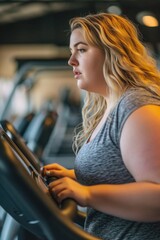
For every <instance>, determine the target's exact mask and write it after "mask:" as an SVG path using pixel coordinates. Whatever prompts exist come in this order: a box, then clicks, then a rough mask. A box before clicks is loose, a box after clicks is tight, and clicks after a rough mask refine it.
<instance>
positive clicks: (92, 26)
mask: <svg viewBox="0 0 160 240" xmlns="http://www.w3.org/2000/svg"><path fill="white" fill-rule="evenodd" d="M77 28H81V29H82V30H83V33H84V37H85V39H86V41H87V42H88V44H90V45H92V46H96V47H98V48H100V49H102V50H103V51H104V53H105V61H104V66H103V72H104V78H105V81H106V86H107V89H109V99H110V103H112V108H113V107H114V106H115V104H116V103H117V101H118V100H119V98H120V97H121V95H122V94H123V93H124V92H125V91H126V90H127V89H128V88H130V87H143V88H146V89H148V90H149V91H152V92H153V93H155V94H156V95H159V96H160V72H159V70H158V68H157V66H156V62H155V60H154V59H153V58H152V57H151V56H150V55H149V54H148V51H147V49H146V48H145V47H144V45H143V44H142V43H141V41H140V40H139V36H138V32H137V29H136V27H135V26H134V25H133V23H132V22H131V21H130V20H128V19H127V18H124V17H122V16H118V15H115V14H108V13H99V14H90V15H87V16H85V17H76V18H73V19H71V20H70V29H71V33H72V31H74V29H77ZM106 108H107V103H106V100H105V98H104V97H103V96H100V95H98V94H96V93H89V92H87V93H86V97H85V101H84V106H83V109H82V118H83V122H82V124H81V125H80V126H78V127H77V128H76V132H75V137H74V141H73V149H74V151H75V153H77V152H78V150H79V148H80V147H81V146H82V144H83V143H84V142H85V141H86V140H87V139H88V138H89V137H90V136H91V134H92V132H93V130H94V129H95V127H96V126H97V125H98V123H99V121H100V120H101V118H102V117H103V114H104V112H105V110H106Z"/></svg>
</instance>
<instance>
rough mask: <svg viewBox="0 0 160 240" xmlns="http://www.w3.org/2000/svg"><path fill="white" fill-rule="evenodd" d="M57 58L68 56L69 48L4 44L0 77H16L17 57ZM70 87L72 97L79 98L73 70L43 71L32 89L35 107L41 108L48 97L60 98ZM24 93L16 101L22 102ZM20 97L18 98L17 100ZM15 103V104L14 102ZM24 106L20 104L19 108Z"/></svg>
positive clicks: (0, 47)
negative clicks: (65, 89) (63, 91)
mask: <svg viewBox="0 0 160 240" xmlns="http://www.w3.org/2000/svg"><path fill="white" fill-rule="evenodd" d="M54 57H55V58H56V57H68V49H67V48H57V47H56V46H54V45H4V46H0V79H5V81H7V80H10V81H12V80H13V79H14V76H15V73H16V67H17V66H16V62H15V58H22V59H25V58H29V59H30V58H36V59H37V58H41V59H42V58H43V59H45V58H46V59H48V58H52V59H53V58H54ZM64 87H67V88H70V90H71V97H72V98H73V99H75V100H76V101H78V100H79V95H80V94H79V90H78V88H77V85H76V81H75V79H74V78H73V74H72V70H64V71H62V70H61V71H59V70H58V71H50V72H43V73H42V74H41V75H40V76H39V77H38V78H37V81H36V84H35V86H34V88H33V89H32V91H31V99H32V102H33V105H34V107H35V108H37V109H39V108H40V107H41V106H42V105H43V103H44V102H45V101H46V100H47V99H58V98H59V95H60V93H61V90H62V89H63V88H64ZM22 97H23V94H20V97H19V98H20V99H19V98H16V103H17V102H19V104H20V103H21V102H22V105H23V104H24V103H23V102H24V101H23V100H22ZM17 99H18V100H17ZM13 105H15V104H13ZM20 108H23V106H21V107H20V106H19V109H20Z"/></svg>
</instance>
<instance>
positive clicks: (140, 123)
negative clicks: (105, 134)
mask: <svg viewBox="0 0 160 240" xmlns="http://www.w3.org/2000/svg"><path fill="white" fill-rule="evenodd" d="M120 148H121V154H122V158H123V161H124V164H125V165H126V167H127V169H128V170H129V172H130V173H131V174H132V175H133V177H134V178H135V180H136V181H152V182H157V183H160V106H156V105H146V106H143V107H141V108H139V109H138V110H136V111H134V112H133V113H132V114H131V115H130V116H129V117H128V119H127V121H126V122H125V124H124V127H123V129H122V133H121V138H120Z"/></svg>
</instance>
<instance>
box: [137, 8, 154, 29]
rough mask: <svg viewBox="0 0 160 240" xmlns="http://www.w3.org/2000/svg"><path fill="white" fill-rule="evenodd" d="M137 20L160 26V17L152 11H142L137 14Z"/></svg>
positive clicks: (146, 24)
mask: <svg viewBox="0 0 160 240" xmlns="http://www.w3.org/2000/svg"><path fill="white" fill-rule="evenodd" d="M136 18H137V21H138V22H139V23H140V24H142V25H144V26H147V27H158V26H159V22H158V19H157V18H156V17H155V15H154V14H153V13H152V12H145V11H144V12H140V13H138V14H137V16H136Z"/></svg>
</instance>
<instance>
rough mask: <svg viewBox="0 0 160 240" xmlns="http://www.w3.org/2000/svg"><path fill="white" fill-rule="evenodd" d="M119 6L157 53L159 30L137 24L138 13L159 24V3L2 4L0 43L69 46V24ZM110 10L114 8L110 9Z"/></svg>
mask: <svg viewBox="0 0 160 240" xmlns="http://www.w3.org/2000/svg"><path fill="white" fill-rule="evenodd" d="M113 5H114V7H119V8H120V9H121V14H122V15H126V16H127V17H129V18H130V19H131V20H132V21H133V22H135V23H136V25H137V26H138V28H139V30H140V32H141V33H142V36H141V37H142V40H143V41H144V42H148V43H151V45H152V46H153V48H154V51H155V52H156V53H159V51H160V49H159V42H160V27H152V28H151V27H146V26H143V25H141V24H140V23H138V21H137V19H136V16H137V14H138V13H139V12H142V11H149V12H152V13H153V14H154V15H155V16H156V18H157V19H158V21H159V22H160V10H159V9H160V1H159V0H119V1H116V0H110V1H107V0H106V1H101V0H97V1H85V0H79V1H78V0H77V1H67V0H66V1H61V0H59V1H54V0H52V1H51V0H50V1H45V0H43V1H23V0H21V1H1V0H0V44H55V45H57V46H68V34H67V32H68V30H69V25H68V21H69V19H70V18H72V17H74V16H79V15H81V16H82V15H85V14H88V13H95V12H100V11H101V12H102V11H106V12H107V11H108V7H110V9H111V6H112V7H113ZM112 9H113V8H112Z"/></svg>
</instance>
